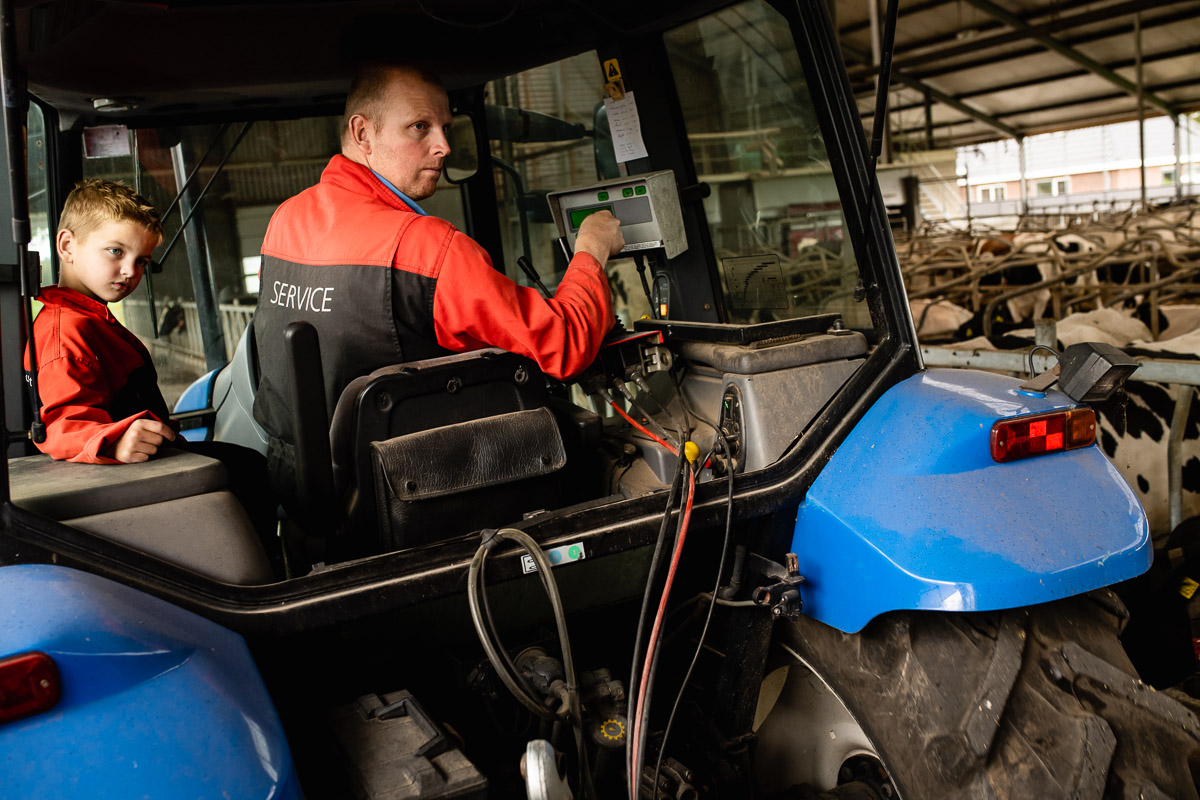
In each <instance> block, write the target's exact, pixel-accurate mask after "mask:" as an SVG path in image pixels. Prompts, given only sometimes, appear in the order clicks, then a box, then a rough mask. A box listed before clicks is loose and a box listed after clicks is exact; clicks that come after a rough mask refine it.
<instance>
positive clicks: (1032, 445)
mask: <svg viewBox="0 0 1200 800" xmlns="http://www.w3.org/2000/svg"><path fill="white" fill-rule="evenodd" d="M1094 441H1096V412H1094V411H1092V410H1091V409H1090V408H1072V409H1069V410H1067V411H1055V412H1052V413H1050V414H1031V415H1029V416H1027V417H1014V418H1012V419H1005V420H1001V421H1000V422H997V423H996V424H995V425H993V426H992V458H993V459H995V460H996V461H999V462H1001V463H1003V462H1005V461H1016V460H1017V459H1021V458H1029V457H1030V456H1040V455H1042V454H1043V453H1057V452H1059V451H1060V450H1074V449H1075V448H1077V447H1087V446H1088V445H1090V444H1091V443H1092V442H1094Z"/></svg>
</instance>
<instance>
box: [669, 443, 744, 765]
mask: <svg viewBox="0 0 1200 800" xmlns="http://www.w3.org/2000/svg"><path fill="white" fill-rule="evenodd" d="M717 443H718V444H719V445H720V447H721V449H722V450H724V451H725V452H726V454H728V452H729V446H728V444H726V442H725V437H723V436H721V433H720V431H718V432H717ZM713 450H714V453H715V451H716V448H715V447H714V448H713ZM726 479H727V480H728V481H729V493H728V495H727V496H726V500H725V542H724V544H722V545H721V557H720V559H719V560H718V561H717V582H716V585H715V586H713V590H712V598H711V600H710V601H709V604H708V614H707V615H706V616H705V617H704V627H703V628H701V629H700V639H699V641H697V642H696V652H695V654H694V655H693V656H692V662H691V663H690V664H688V668H687V672H685V673H684V674H683V681H682V682H681V683H680V684H679V693H678V694H676V695H675V703H674V704H673V705H672V706H671V714H670V716H668V717H667V727H666V728H665V729H664V730H663V738H662V743H661V744H660V745H659V748H658V760H657V761H656V762H655V764H654V785H655V786H658V774H659V771H660V770H661V769H662V762H663V753H665V752H666V751H667V739H668V738H670V736H671V725H672V724H673V723H674V722H675V714H676V713H677V712H678V711H679V704H680V703H681V702H682V701H683V693H684V691H686V690H687V685H688V681H690V680H691V679H692V671H693V670H694V669H695V668H696V662H697V661H699V660H700V653H701V652H702V651H703V649H704V637H706V636H707V635H708V625H709V623H710V622H712V616H713V610H714V609H715V608H716V606H717V594H718V593H719V592H720V590H721V573H722V572H723V571H724V569H725V560H726V559H727V558H728V557H729V543H730V540H731V539H732V537H731V535H730V534H731V532H732V530H733V471H732V470H730V471H729V473H728V475H727V477H726Z"/></svg>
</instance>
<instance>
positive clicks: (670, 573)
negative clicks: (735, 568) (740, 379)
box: [629, 464, 696, 800]
mask: <svg viewBox="0 0 1200 800" xmlns="http://www.w3.org/2000/svg"><path fill="white" fill-rule="evenodd" d="M695 493H696V471H695V470H694V469H693V468H692V465H691V464H689V465H688V494H687V502H686V503H685V504H684V507H683V521H682V522H681V523H680V525H679V537H678V538H677V539H676V540H675V550H674V552H672V553H671V567H670V569H668V570H667V579H666V581H665V582H664V583H663V593H662V597H661V598H660V599H659V601H658V612H657V613H656V614H655V615H654V626H653V627H651V629H650V641H649V642H648V643H647V645H646V661H645V663H644V664H643V665H642V678H641V683H640V686H639V687H638V700H637V709H636V714H635V715H634V717H633V731H632V734H633V753H632V755H633V758H632V759H631V761H632V762H633V768H634V769H637V765H638V762H639V760H640V759H639V757H640V754H641V749H642V704H643V702H644V701H645V699H646V685H647V684H648V683H649V677H650V663H651V662H652V661H653V660H654V648H655V646H656V645H657V644H658V634H659V631H661V630H662V622H663V617H664V615H665V614H666V610H667V600H668V599H669V598H670V596H671V584H672V583H674V582H675V569H676V567H678V566H679V556H680V555H681V554H682V553H683V540H684V539H686V538H687V531H688V523H689V522H690V521H691V518H692V500H693V499H694V498H695ZM629 781H630V783H632V784H633V800H637V795H638V789H639V788H640V787H641V783H642V781H641V775H640V774H638V775H630V776H629Z"/></svg>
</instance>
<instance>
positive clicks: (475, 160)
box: [445, 114, 479, 183]
mask: <svg viewBox="0 0 1200 800" xmlns="http://www.w3.org/2000/svg"><path fill="white" fill-rule="evenodd" d="M446 138H447V139H449V141H450V155H449V156H448V157H447V158H446V164H445V167H446V169H445V175H446V180H448V181H450V182H451V183H462V182H463V181H466V180H469V179H470V178H471V177H472V176H474V175H475V173H476V172H478V171H479V141H478V139H477V138H476V137H475V120H473V119H471V117H470V116H469V115H467V114H457V115H455V117H454V119H453V121H452V122H451V123H450V133H449V135H447V137H446Z"/></svg>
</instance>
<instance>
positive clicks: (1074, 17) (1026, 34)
mask: <svg viewBox="0 0 1200 800" xmlns="http://www.w3.org/2000/svg"><path fill="white" fill-rule="evenodd" d="M1179 2H1180V0H1128V1H1127V2H1124V3H1117V4H1115V5H1111V6H1105V7H1103V8H1099V9H1092V10H1090V11H1084V12H1082V13H1079V14H1071V15H1065V16H1055V17H1052V18H1050V19H1048V20H1047V21H1045V22H1042V23H1038V24H1031V23H1029V22H1025V21H1021V24H1022V27H1021V28H1016V27H1013V26H1011V25H1010V26H1009V28H1010V29H1009V30H1008V31H1007V32H1005V33H997V34H994V35H992V36H976V37H974V38H972V39H970V40H969V41H966V42H963V41H961V40H959V39H958V38H956V37H957V33H956V34H954V35H953V36H945V35H942V36H938V37H935V38H930V39H927V40H923V41H915V42H908V43H906V44H905V46H904V48H903V50H901V51H899V52H898V53H897V58H896V61H895V64H896V66H897V67H900V68H905V69H911V68H912V67H917V66H921V65H922V64H929V63H933V62H936V61H943V60H945V59H949V58H956V57H958V56H963V55H969V54H971V53H976V52H979V51H980V50H989V49H991V48H995V47H1000V46H1002V45H1006V44H1012V43H1013V42H1021V41H1025V40H1027V39H1033V38H1035V37H1036V36H1038V35H1043V34H1044V35H1048V34H1051V33H1057V32H1059V31H1069V30H1071V29H1072V28H1078V27H1082V26H1084V25H1093V24H1095V23H1098V22H1107V21H1108V20H1111V19H1118V18H1121V17H1128V16H1130V15H1132V14H1136V13H1137V12H1138V11H1149V10H1151V9H1154V8H1159V7H1161V6H1170V5H1178V4H1179ZM982 10H985V11H986V9H982ZM1056 10H1057V11H1058V12H1059V13H1060V14H1061V12H1062V9H1061V8H1057V9H1056ZM988 13H990V12H988ZM1006 13H1007V12H1006ZM1194 15H1195V9H1194V8H1192V9H1191V10H1190V11H1189V16H1194ZM1009 16H1010V17H1012V19H1019V18H1018V17H1015V16H1013V15H1011V14H1010V15H1009ZM1038 16H1044V15H1038ZM1149 22H1150V21H1149V20H1147V21H1144V23H1143V27H1145V25H1146V24H1148V23H1149ZM1004 24H1006V25H1007V24H1008V23H1007V21H1006V22H1005V23H1004ZM997 27H1000V25H999V24H998V25H997ZM1056 41H1059V42H1060V43H1062V41H1061V40H1056ZM942 42H949V43H950V46H949V47H943V48H941V49H935V50H929V51H928V52H923V53H918V52H917V51H919V50H925V49H927V48H930V47H936V46H937V45H938V44H941V43H942ZM1041 50H1042V48H1037V50H1035V52H1041ZM905 53H916V54H915V55H908V56H906V55H905ZM1005 57H1007V55H1005Z"/></svg>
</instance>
